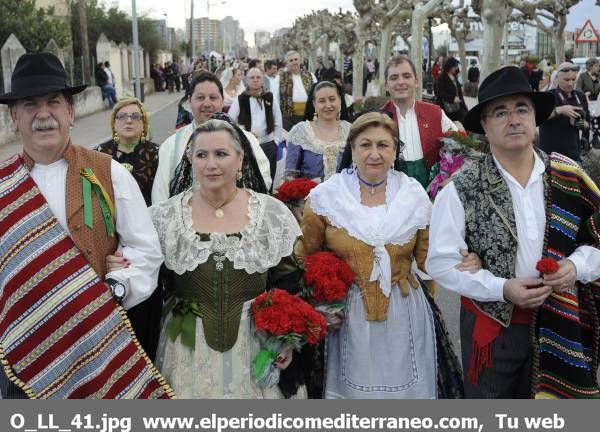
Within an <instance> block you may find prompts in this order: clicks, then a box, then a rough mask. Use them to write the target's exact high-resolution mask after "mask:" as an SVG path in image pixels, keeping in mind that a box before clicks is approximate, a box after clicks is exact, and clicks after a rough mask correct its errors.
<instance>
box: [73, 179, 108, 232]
mask: <svg viewBox="0 0 600 432" xmlns="http://www.w3.org/2000/svg"><path fill="white" fill-rule="evenodd" d="M81 185H82V187H83V223H84V224H85V225H86V226H87V227H89V228H91V229H93V228H94V215H93V211H92V190H93V191H94V193H95V194H96V197H98V203H99V205H100V210H101V212H102V219H104V226H105V227H106V233H107V234H108V236H109V237H113V236H114V235H115V224H114V220H113V217H114V214H115V210H114V206H113V203H112V200H111V199H110V196H109V195H108V193H107V192H106V190H105V189H104V187H103V186H102V183H100V180H98V178H97V177H96V175H95V174H94V171H92V169H91V168H82V169H81Z"/></svg>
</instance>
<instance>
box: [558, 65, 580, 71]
mask: <svg viewBox="0 0 600 432" xmlns="http://www.w3.org/2000/svg"><path fill="white" fill-rule="evenodd" d="M578 71H579V68H578V67H577V66H575V67H567V68H564V69H561V70H559V72H578Z"/></svg>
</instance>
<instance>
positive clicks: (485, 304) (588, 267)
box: [426, 66, 600, 398]
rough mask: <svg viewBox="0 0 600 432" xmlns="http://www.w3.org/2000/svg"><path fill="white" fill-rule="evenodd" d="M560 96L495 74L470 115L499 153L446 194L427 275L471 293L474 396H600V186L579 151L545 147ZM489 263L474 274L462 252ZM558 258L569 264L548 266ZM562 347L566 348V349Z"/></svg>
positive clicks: (466, 314)
mask: <svg viewBox="0 0 600 432" xmlns="http://www.w3.org/2000/svg"><path fill="white" fill-rule="evenodd" d="M553 109H554V97H553V95H551V94H549V93H545V92H533V91H532V90H531V87H530V85H529V82H528V79H527V77H526V76H525V75H524V74H523V73H522V72H521V71H520V70H519V68H518V67H516V66H507V67H505V68H502V69H499V70H497V71H495V72H493V73H492V74H490V75H489V76H488V77H487V78H486V79H485V80H484V81H483V83H482V84H481V87H480V89H479V103H478V104H477V105H476V106H475V107H473V108H472V109H471V110H470V111H469V112H468V113H467V115H466V117H465V119H464V126H465V128H466V129H467V130H469V131H471V132H474V133H480V134H485V135H486V136H487V138H488V140H489V143H490V153H489V154H487V155H486V156H485V157H483V158H481V159H480V160H478V161H475V162H473V163H472V164H471V165H469V166H468V167H467V168H466V169H464V170H463V171H461V172H459V173H458V174H457V175H456V176H455V177H453V180H452V182H451V183H449V184H448V185H447V186H446V187H444V188H443V189H442V190H441V192H440V193H439V194H438V195H437V197H436V200H435V203H434V206H433V212H432V216H431V224H430V228H429V252H428V256H427V261H426V267H427V272H428V274H429V275H430V276H431V277H432V278H433V279H434V280H435V281H436V282H438V283H439V284H440V285H441V286H442V287H444V288H447V289H450V290H452V291H455V292H457V293H459V294H460V295H461V296H462V297H461V313H460V336H461V347H462V360H463V361H462V365H463V369H464V370H465V396H466V397H467V398H529V397H531V396H533V397H535V398H583V397H598V396H600V390H599V389H598V384H597V381H596V372H597V371H596V370H595V367H594V365H598V363H597V361H598V358H597V357H598V347H599V344H600V341H599V340H598V338H597V336H596V337H595V336H594V335H597V334H598V333H595V332H597V331H598V330H599V328H598V311H597V308H596V303H597V300H594V295H596V294H594V293H597V292H598V288H597V287H598V285H597V284H595V283H594V281H595V280H596V279H597V278H598V277H600V250H598V249H597V246H598V244H599V241H600V228H599V227H600V213H599V212H598V209H599V208H600V191H599V190H598V188H597V187H596V185H595V184H594V183H593V182H592V181H591V180H590V179H589V177H588V176H587V175H586V174H585V172H583V170H582V169H581V168H580V167H579V165H577V164H576V163H575V162H574V161H572V160H570V159H568V158H566V157H564V156H562V155H560V154H557V153H553V154H552V155H551V156H550V157H548V156H547V155H546V154H545V153H544V152H542V151H540V150H538V149H536V148H535V147H534V138H535V130H536V125H540V124H543V123H544V121H546V119H547V118H548V117H549V116H550V114H551V113H552V112H553ZM467 248H468V249H469V251H472V252H474V253H476V254H477V255H479V258H480V259H481V262H482V269H481V270H478V271H476V272H472V273H471V272H463V271H461V270H460V268H459V264H460V263H461V260H462V256H461V254H460V250H462V249H467ZM542 257H552V258H554V259H555V260H556V261H553V264H555V265H556V266H557V267H558V270H557V271H555V272H553V273H548V274H545V275H543V277H542V276H541V275H540V271H538V269H537V268H536V267H537V264H538V261H539V260H540V259H541V258H542ZM557 353H558V354H557Z"/></svg>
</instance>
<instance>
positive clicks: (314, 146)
mask: <svg viewBox="0 0 600 432" xmlns="http://www.w3.org/2000/svg"><path fill="white" fill-rule="evenodd" d="M351 127H352V124H351V123H348V122H347V121H344V120H341V121H340V129H341V136H340V139H338V140H335V141H323V140H321V139H319V138H317V136H316V135H315V131H314V130H313V128H312V126H311V125H310V122H309V121H308V120H306V121H303V122H300V123H298V124H297V125H295V126H294V127H293V128H292V130H290V131H289V133H288V136H287V141H288V142H291V143H292V144H296V145H297V146H300V147H302V148H303V149H304V150H309V151H311V152H313V153H317V154H323V153H325V149H326V148H328V147H331V146H334V147H337V148H338V149H339V151H342V150H343V149H344V146H345V145H346V138H348V133H349V132H350V128H351Z"/></svg>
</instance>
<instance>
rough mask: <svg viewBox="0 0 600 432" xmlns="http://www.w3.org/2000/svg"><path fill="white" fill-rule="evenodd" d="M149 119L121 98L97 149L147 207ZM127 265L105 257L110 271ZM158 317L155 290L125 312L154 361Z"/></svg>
mask: <svg viewBox="0 0 600 432" xmlns="http://www.w3.org/2000/svg"><path fill="white" fill-rule="evenodd" d="M149 120H150V119H149V118H148V113H147V111H146V109H145V108H144V105H142V103H141V102H140V101H139V99H137V98H124V99H121V100H120V101H119V102H118V103H117V104H116V105H115V107H114V108H113V110H112V113H111V115H110V127H111V130H112V138H111V139H110V140H109V141H107V142H105V143H102V144H100V145H99V146H98V147H97V148H96V150H98V151H100V152H102V153H106V154H109V155H111V156H112V158H113V159H114V160H116V161H117V162H120V163H121V164H122V165H123V166H124V167H125V168H127V170H128V171H129V172H130V173H131V174H132V175H133V178H134V179H135V180H136V181H137V183H138V186H139V187H140V190H141V192H142V195H143V197H144V200H145V201H146V205H147V206H150V204H151V198H150V196H151V193H152V183H153V182H154V176H155V174H156V170H157V168H158V146H157V145H156V144H154V143H153V142H151V141H149V140H148V127H149ZM115 266H117V267H115ZM127 266H129V263H128V261H127V259H126V258H125V257H123V255H122V254H121V253H120V252H119V251H117V252H116V253H115V255H114V256H113V255H111V256H109V257H107V267H108V268H109V269H114V268H119V267H127ZM161 315H162V297H161V292H160V290H158V289H155V290H154V292H153V293H152V295H151V296H150V298H148V299H147V300H145V301H143V302H142V303H140V304H139V305H137V306H135V307H133V308H131V309H129V310H128V311H127V316H128V317H129V320H130V321H131V324H132V326H133V331H134V333H135V335H136V337H137V339H138V340H139V342H140V344H141V345H142V348H144V350H145V351H146V353H147V354H148V356H149V357H150V359H152V360H153V361H154V357H155V355H156V348H157V346H158V336H159V333H160V317H161Z"/></svg>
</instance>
